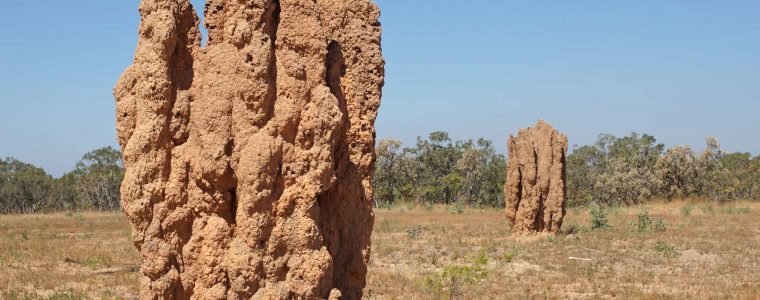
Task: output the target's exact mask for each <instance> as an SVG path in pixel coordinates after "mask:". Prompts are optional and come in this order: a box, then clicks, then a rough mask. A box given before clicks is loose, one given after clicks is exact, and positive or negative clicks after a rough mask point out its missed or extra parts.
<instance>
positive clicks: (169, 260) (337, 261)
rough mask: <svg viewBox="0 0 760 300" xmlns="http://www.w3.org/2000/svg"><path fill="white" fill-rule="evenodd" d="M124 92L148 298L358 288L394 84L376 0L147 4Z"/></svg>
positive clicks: (126, 199) (121, 125)
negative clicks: (378, 143)
mask: <svg viewBox="0 0 760 300" xmlns="http://www.w3.org/2000/svg"><path fill="white" fill-rule="evenodd" d="M139 11H140V15H141V16H142V19H141V22H140V27H139V38H138V46H137V50H136V53H135V58H134V63H133V65H132V66H130V67H129V68H128V69H127V70H126V71H125V73H124V74H123V75H122V77H121V78H120V80H119V82H118V84H117V86H116V88H115V90H114V94H115V96H116V103H117V131H118V139H119V143H120V144H121V147H122V149H123V153H124V159H125V164H126V169H127V170H126V176H125V179H124V182H123V184H122V206H123V208H124V210H125V212H126V214H127V216H128V219H129V222H130V224H131V227H132V234H133V237H134V243H135V245H136V246H137V248H138V249H139V250H140V252H141V255H142V261H143V262H142V267H141V270H140V273H141V286H142V288H141V293H140V295H141V298H142V299H153V298H164V299H166V298H176V299H187V298H197V299H249V298H258V299H293V298H296V299H297V298H319V299H326V298H328V297H330V295H333V296H334V297H335V296H337V295H342V297H343V299H358V298H360V297H361V294H362V288H363V287H364V285H365V275H366V271H367V268H366V263H367V261H368V259H369V249H370V247H369V243H370V233H371V231H372V226H373V222H374V216H373V214H372V210H371V201H372V200H371V199H372V197H373V195H372V188H371V185H370V182H371V176H372V174H371V173H372V171H371V166H372V164H373V162H374V159H375V156H374V155H375V154H374V153H375V151H374V142H375V129H374V123H375V118H376V115H377V109H378V106H379V104H380V98H381V89H382V86H383V81H384V61H383V58H382V55H381V47H380V34H381V29H380V24H379V22H378V17H379V9H378V7H377V6H376V5H375V4H374V3H373V2H372V1H370V0H279V1H277V0H247V1H243V0H208V1H207V2H206V6H205V9H204V13H205V20H206V21H205V23H206V24H205V26H206V28H208V31H209V36H208V45H207V46H205V47H201V37H200V33H199V29H198V26H199V24H198V23H199V21H198V17H197V15H196V12H195V10H194V8H193V7H192V6H191V5H190V3H189V1H188V0H142V1H141V3H140V8H139Z"/></svg>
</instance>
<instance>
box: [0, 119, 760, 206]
mask: <svg viewBox="0 0 760 300" xmlns="http://www.w3.org/2000/svg"><path fill="white" fill-rule="evenodd" d="M376 151H377V161H376V163H375V177H374V179H373V186H374V189H375V204H376V206H389V205H394V204H397V203H402V202H403V203H414V204H461V205H467V206H492V207H502V206H504V195H503V193H502V189H503V186H504V180H505V173H506V172H505V171H506V170H505V169H506V159H505V157H504V155H502V154H500V153H498V152H497V151H496V149H495V148H494V146H493V143H492V142H491V141H489V140H487V139H483V138H479V139H477V140H473V139H467V140H461V141H454V140H452V139H451V137H450V136H449V134H448V133H447V132H443V131H437V132H433V133H431V134H430V135H429V136H428V137H427V138H421V137H418V138H417V141H416V143H415V145H413V146H411V147H404V145H403V143H402V142H401V141H399V140H397V139H392V138H389V139H382V140H380V141H379V142H378V145H377V149H376ZM123 178H124V163H123V161H122V155H121V152H119V151H118V150H116V149H113V148H112V147H105V148H101V149H97V150H93V151H90V152H88V153H86V154H85V155H84V156H83V157H82V159H81V160H80V161H79V162H78V163H77V164H76V167H75V168H74V170H72V171H71V172H68V173H66V174H64V175H63V176H61V177H60V178H53V177H52V176H51V175H49V174H47V172H45V170H43V169H42V168H39V167H36V166H34V165H32V164H28V163H25V162H22V161H19V160H16V159H13V158H7V159H0V213H35V212H56V211H77V210H97V211H111V210H118V209H119V208H120V203H119V199H120V198H119V188H120V186H121V181H122V179H123ZM567 195H568V204H569V205H571V206H582V205H589V204H603V205H627V204H636V203H641V202H644V201H648V200H652V199H674V198H705V199H710V200H714V201H726V200H733V199H746V200H760V156H754V157H753V156H752V155H751V154H749V153H726V152H724V151H723V150H722V149H721V148H720V145H719V144H718V141H717V140H716V139H715V138H708V139H707V146H706V147H705V150H704V151H702V152H697V151H695V150H693V149H692V148H691V147H689V146H675V147H671V148H669V149H666V148H665V145H663V144H661V143H658V142H657V139H655V137H654V136H651V135H647V134H638V133H632V134H630V135H628V136H625V137H616V136H613V135H610V134H602V135H600V136H599V138H598V139H597V141H596V142H595V143H594V144H592V145H586V146H573V149H571V151H570V154H569V155H568V156H567Z"/></svg>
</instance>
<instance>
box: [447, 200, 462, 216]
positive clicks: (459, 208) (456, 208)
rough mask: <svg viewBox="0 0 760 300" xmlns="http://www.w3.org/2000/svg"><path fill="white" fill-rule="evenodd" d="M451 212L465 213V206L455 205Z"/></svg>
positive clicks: (450, 209)
mask: <svg viewBox="0 0 760 300" xmlns="http://www.w3.org/2000/svg"><path fill="white" fill-rule="evenodd" d="M449 212H450V213H452V214H461V213H463V212H464V205H462V203H455V204H454V205H452V206H451V207H450V208H449Z"/></svg>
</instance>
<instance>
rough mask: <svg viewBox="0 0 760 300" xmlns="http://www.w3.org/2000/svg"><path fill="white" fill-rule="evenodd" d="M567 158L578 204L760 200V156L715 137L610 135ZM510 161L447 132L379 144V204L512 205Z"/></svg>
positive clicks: (571, 196) (571, 197)
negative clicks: (677, 142)
mask: <svg viewBox="0 0 760 300" xmlns="http://www.w3.org/2000/svg"><path fill="white" fill-rule="evenodd" d="M570 152H571V153H570V154H569V155H568V156H567V184H566V186H567V194H568V204H569V205H570V206H582V205H588V204H601V205H628V204H636V203H641V202H644V201H648V200H652V199H674V198H705V199H711V200H714V201H726V200H733V199H747V200H750V199H752V200H756V199H760V156H755V157H753V156H752V155H751V154H749V153H725V152H724V151H723V150H722V149H721V148H720V145H719V144H718V141H717V139H715V138H708V139H707V146H706V149H705V150H704V151H703V152H700V153H698V152H697V151H694V150H693V149H692V148H691V147H689V146H675V147H672V148H669V149H666V148H665V145H663V144H661V143H658V142H657V139H656V138H655V137H654V136H651V135H647V134H639V133H632V134H630V135H628V136H625V137H616V136H614V135H610V134H602V135H600V136H599V138H598V139H597V141H596V142H595V143H594V144H593V145H586V146H574V147H573V149H571V151H570ZM505 172H506V162H505V158H504V156H503V155H501V154H498V153H497V152H496V151H495V150H494V148H493V144H492V143H491V141H488V140H485V139H482V138H481V139H478V140H477V141H473V140H465V141H452V140H451V139H450V137H449V135H448V133H446V132H433V133H431V134H430V136H429V137H428V138H427V139H422V138H417V142H416V144H415V145H414V146H412V147H403V144H402V143H401V142H400V141H399V140H396V139H383V140H381V141H380V142H379V143H378V147H377V162H376V172H375V177H374V182H373V183H374V187H375V201H376V205H377V206H384V205H392V204H394V203H398V202H408V203H417V204H452V203H459V204H463V205H475V206H495V207H501V206H503V205H504V198H503V195H502V187H503V184H504V180H505Z"/></svg>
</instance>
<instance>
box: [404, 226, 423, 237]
mask: <svg viewBox="0 0 760 300" xmlns="http://www.w3.org/2000/svg"><path fill="white" fill-rule="evenodd" d="M420 235H422V227H420V226H417V227H414V228H407V229H406V236H407V237H409V238H410V239H413V240H416V239H419V238H420Z"/></svg>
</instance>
